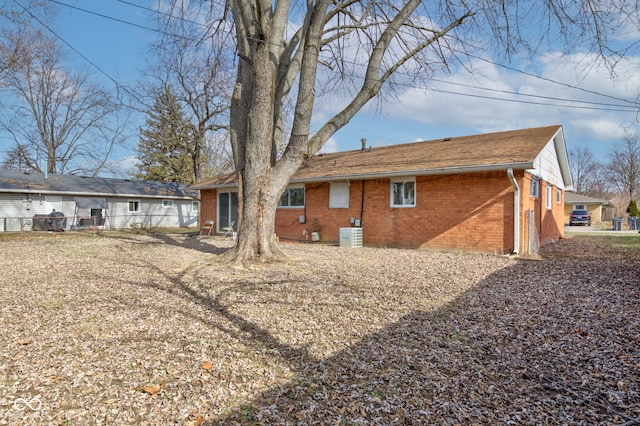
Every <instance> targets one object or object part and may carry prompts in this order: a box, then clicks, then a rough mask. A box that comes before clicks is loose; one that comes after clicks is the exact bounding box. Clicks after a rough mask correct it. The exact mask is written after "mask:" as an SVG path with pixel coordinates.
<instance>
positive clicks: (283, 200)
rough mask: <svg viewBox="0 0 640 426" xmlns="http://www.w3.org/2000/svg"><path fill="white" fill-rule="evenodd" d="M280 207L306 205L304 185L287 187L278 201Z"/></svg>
mask: <svg viewBox="0 0 640 426" xmlns="http://www.w3.org/2000/svg"><path fill="white" fill-rule="evenodd" d="M278 207H304V186H298V187H290V188H287V189H285V190H284V192H283V193H282V196H281V197H280V201H278Z"/></svg>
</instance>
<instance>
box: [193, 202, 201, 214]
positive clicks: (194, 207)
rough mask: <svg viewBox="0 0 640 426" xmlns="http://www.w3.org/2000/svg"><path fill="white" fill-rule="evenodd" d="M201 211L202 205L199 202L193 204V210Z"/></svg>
mask: <svg viewBox="0 0 640 426" xmlns="http://www.w3.org/2000/svg"><path fill="white" fill-rule="evenodd" d="M199 209H200V203H199V202H198V201H192V202H191V210H193V211H194V212H197V211H198V210H199Z"/></svg>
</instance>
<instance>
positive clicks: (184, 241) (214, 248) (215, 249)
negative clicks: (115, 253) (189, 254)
mask: <svg viewBox="0 0 640 426" xmlns="http://www.w3.org/2000/svg"><path fill="white" fill-rule="evenodd" d="M117 238H118V239H120V240H122V241H126V242H130V243H144V242H147V243H155V244H167V245H172V246H176V247H181V248H186V249H191V250H197V251H200V252H202V253H211V254H215V255H219V254H222V253H224V252H226V251H227V250H229V248H231V247H232V246H233V240H231V239H229V238H224V237H217V236H216V237H199V235H197V234H196V235H183V234H180V235H170V234H144V235H142V234H136V235H135V236H131V237H123V236H119V237H117Z"/></svg>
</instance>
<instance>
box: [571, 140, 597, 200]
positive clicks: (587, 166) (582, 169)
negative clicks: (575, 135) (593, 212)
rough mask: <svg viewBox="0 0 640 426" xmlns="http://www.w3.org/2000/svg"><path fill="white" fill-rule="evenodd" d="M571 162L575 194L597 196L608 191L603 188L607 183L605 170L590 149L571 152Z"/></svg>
mask: <svg viewBox="0 0 640 426" xmlns="http://www.w3.org/2000/svg"><path fill="white" fill-rule="evenodd" d="M569 161H570V162H571V177H572V178H573V189H574V191H575V192H577V193H579V194H584V195H589V196H597V195H596V194H597V193H600V194H602V193H603V192H605V191H606V188H603V184H604V183H605V182H606V179H603V175H604V168H603V166H602V164H601V163H600V162H598V161H597V160H596V158H595V157H594V156H593V152H591V150H590V149H589V148H588V147H586V146H582V147H578V148H575V149H571V150H569Z"/></svg>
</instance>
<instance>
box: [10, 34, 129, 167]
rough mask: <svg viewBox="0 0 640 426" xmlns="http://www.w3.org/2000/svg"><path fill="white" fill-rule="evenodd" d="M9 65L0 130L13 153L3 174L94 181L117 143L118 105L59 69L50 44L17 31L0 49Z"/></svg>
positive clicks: (82, 77) (81, 76)
mask: <svg viewBox="0 0 640 426" xmlns="http://www.w3.org/2000/svg"><path fill="white" fill-rule="evenodd" d="M0 57H3V58H7V57H9V58H10V60H9V61H8V63H7V68H6V70H5V72H4V74H3V77H2V85H3V88H4V91H5V93H8V96H7V97H5V99H10V100H11V102H6V103H5V104H3V105H1V107H2V109H1V110H0V127H1V128H2V129H3V130H5V131H6V133H7V134H9V135H10V138H11V141H12V144H13V147H10V148H9V150H8V151H7V153H6V155H5V161H4V163H3V167H4V168H6V169H15V168H18V169H22V170H33V171H38V172H48V173H52V174H53V173H68V174H76V173H83V174H88V175H96V174H97V173H99V172H100V171H101V170H103V169H104V168H105V167H107V166H108V158H109V155H110V153H111V151H112V149H113V147H114V145H116V144H118V143H120V142H121V141H122V128H123V127H121V124H122V121H119V119H118V114H117V113H118V112H119V111H118V110H119V104H117V103H115V102H114V101H113V100H112V99H111V97H110V96H109V95H108V94H107V93H106V92H105V91H104V90H102V89H100V88H98V87H97V86H95V85H93V84H91V83H90V81H89V78H88V75H87V74H86V73H72V72H71V71H69V70H68V69H66V68H65V67H64V61H65V57H64V53H63V52H62V50H61V49H60V48H59V46H58V45H57V44H56V42H55V40H53V39H51V38H49V37H46V36H45V35H44V34H43V33H41V32H39V31H35V30H32V29H30V28H28V27H25V26H23V27H21V28H20V30H19V32H16V33H14V34H12V36H11V37H5V38H3V39H2V43H0Z"/></svg>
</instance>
